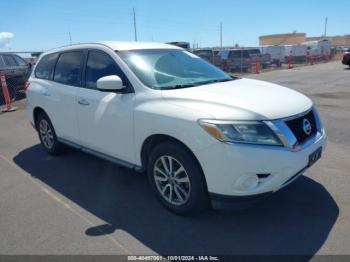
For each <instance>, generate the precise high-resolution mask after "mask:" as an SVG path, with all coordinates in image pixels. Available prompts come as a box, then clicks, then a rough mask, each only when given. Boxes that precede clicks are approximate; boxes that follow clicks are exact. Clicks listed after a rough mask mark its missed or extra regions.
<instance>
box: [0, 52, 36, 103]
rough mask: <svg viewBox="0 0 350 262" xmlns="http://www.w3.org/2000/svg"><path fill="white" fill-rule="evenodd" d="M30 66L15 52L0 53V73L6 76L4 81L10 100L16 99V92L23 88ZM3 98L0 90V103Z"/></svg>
mask: <svg viewBox="0 0 350 262" xmlns="http://www.w3.org/2000/svg"><path fill="white" fill-rule="evenodd" d="M31 68H32V66H31V64H29V63H27V62H26V61H25V60H24V59H23V58H22V57H20V56H18V55H17V54H14V53H0V73H1V74H4V75H5V76H6V82H7V86H8V88H9V93H10V98H11V100H12V101H13V100H15V99H16V95H17V93H18V92H21V91H23V90H24V85H25V83H26V82H27V80H28V78H29V75H30V72H31ZM3 99H4V98H3V95H2V92H1V95H0V103H1V104H3V102H4V100H3Z"/></svg>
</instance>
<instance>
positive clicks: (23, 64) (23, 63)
mask: <svg viewBox="0 0 350 262" xmlns="http://www.w3.org/2000/svg"><path fill="white" fill-rule="evenodd" d="M13 58H14V59H15V60H16V62H17V64H18V65H20V66H25V65H27V63H26V62H25V61H24V60H23V59H22V58H21V57H19V56H17V55H15V56H13Z"/></svg>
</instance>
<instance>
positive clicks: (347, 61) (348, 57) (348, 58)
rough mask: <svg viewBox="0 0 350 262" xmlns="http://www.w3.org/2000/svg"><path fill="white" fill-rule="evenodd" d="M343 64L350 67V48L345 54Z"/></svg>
mask: <svg viewBox="0 0 350 262" xmlns="http://www.w3.org/2000/svg"><path fill="white" fill-rule="evenodd" d="M342 63H343V64H344V65H348V66H349V67H350V48H349V49H348V50H347V51H345V52H344V53H343V60H342Z"/></svg>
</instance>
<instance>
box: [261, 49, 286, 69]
mask: <svg viewBox="0 0 350 262" xmlns="http://www.w3.org/2000/svg"><path fill="white" fill-rule="evenodd" d="M260 50H261V53H262V54H268V55H270V59H271V64H275V65H276V66H278V67H280V66H281V65H282V63H284V62H285V56H286V48H285V46H283V45H272V46H261V47H260Z"/></svg>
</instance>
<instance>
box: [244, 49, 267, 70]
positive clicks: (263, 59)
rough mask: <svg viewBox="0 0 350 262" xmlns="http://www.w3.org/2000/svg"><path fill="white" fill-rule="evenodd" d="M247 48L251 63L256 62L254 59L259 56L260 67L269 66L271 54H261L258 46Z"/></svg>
mask: <svg viewBox="0 0 350 262" xmlns="http://www.w3.org/2000/svg"><path fill="white" fill-rule="evenodd" d="M247 50H248V52H249V55H250V57H251V59H252V63H256V59H257V58H259V61H260V65H261V67H262V68H267V67H270V66H271V56H270V55H269V54H262V53H261V51H260V49H259V48H248V49H247Z"/></svg>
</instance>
